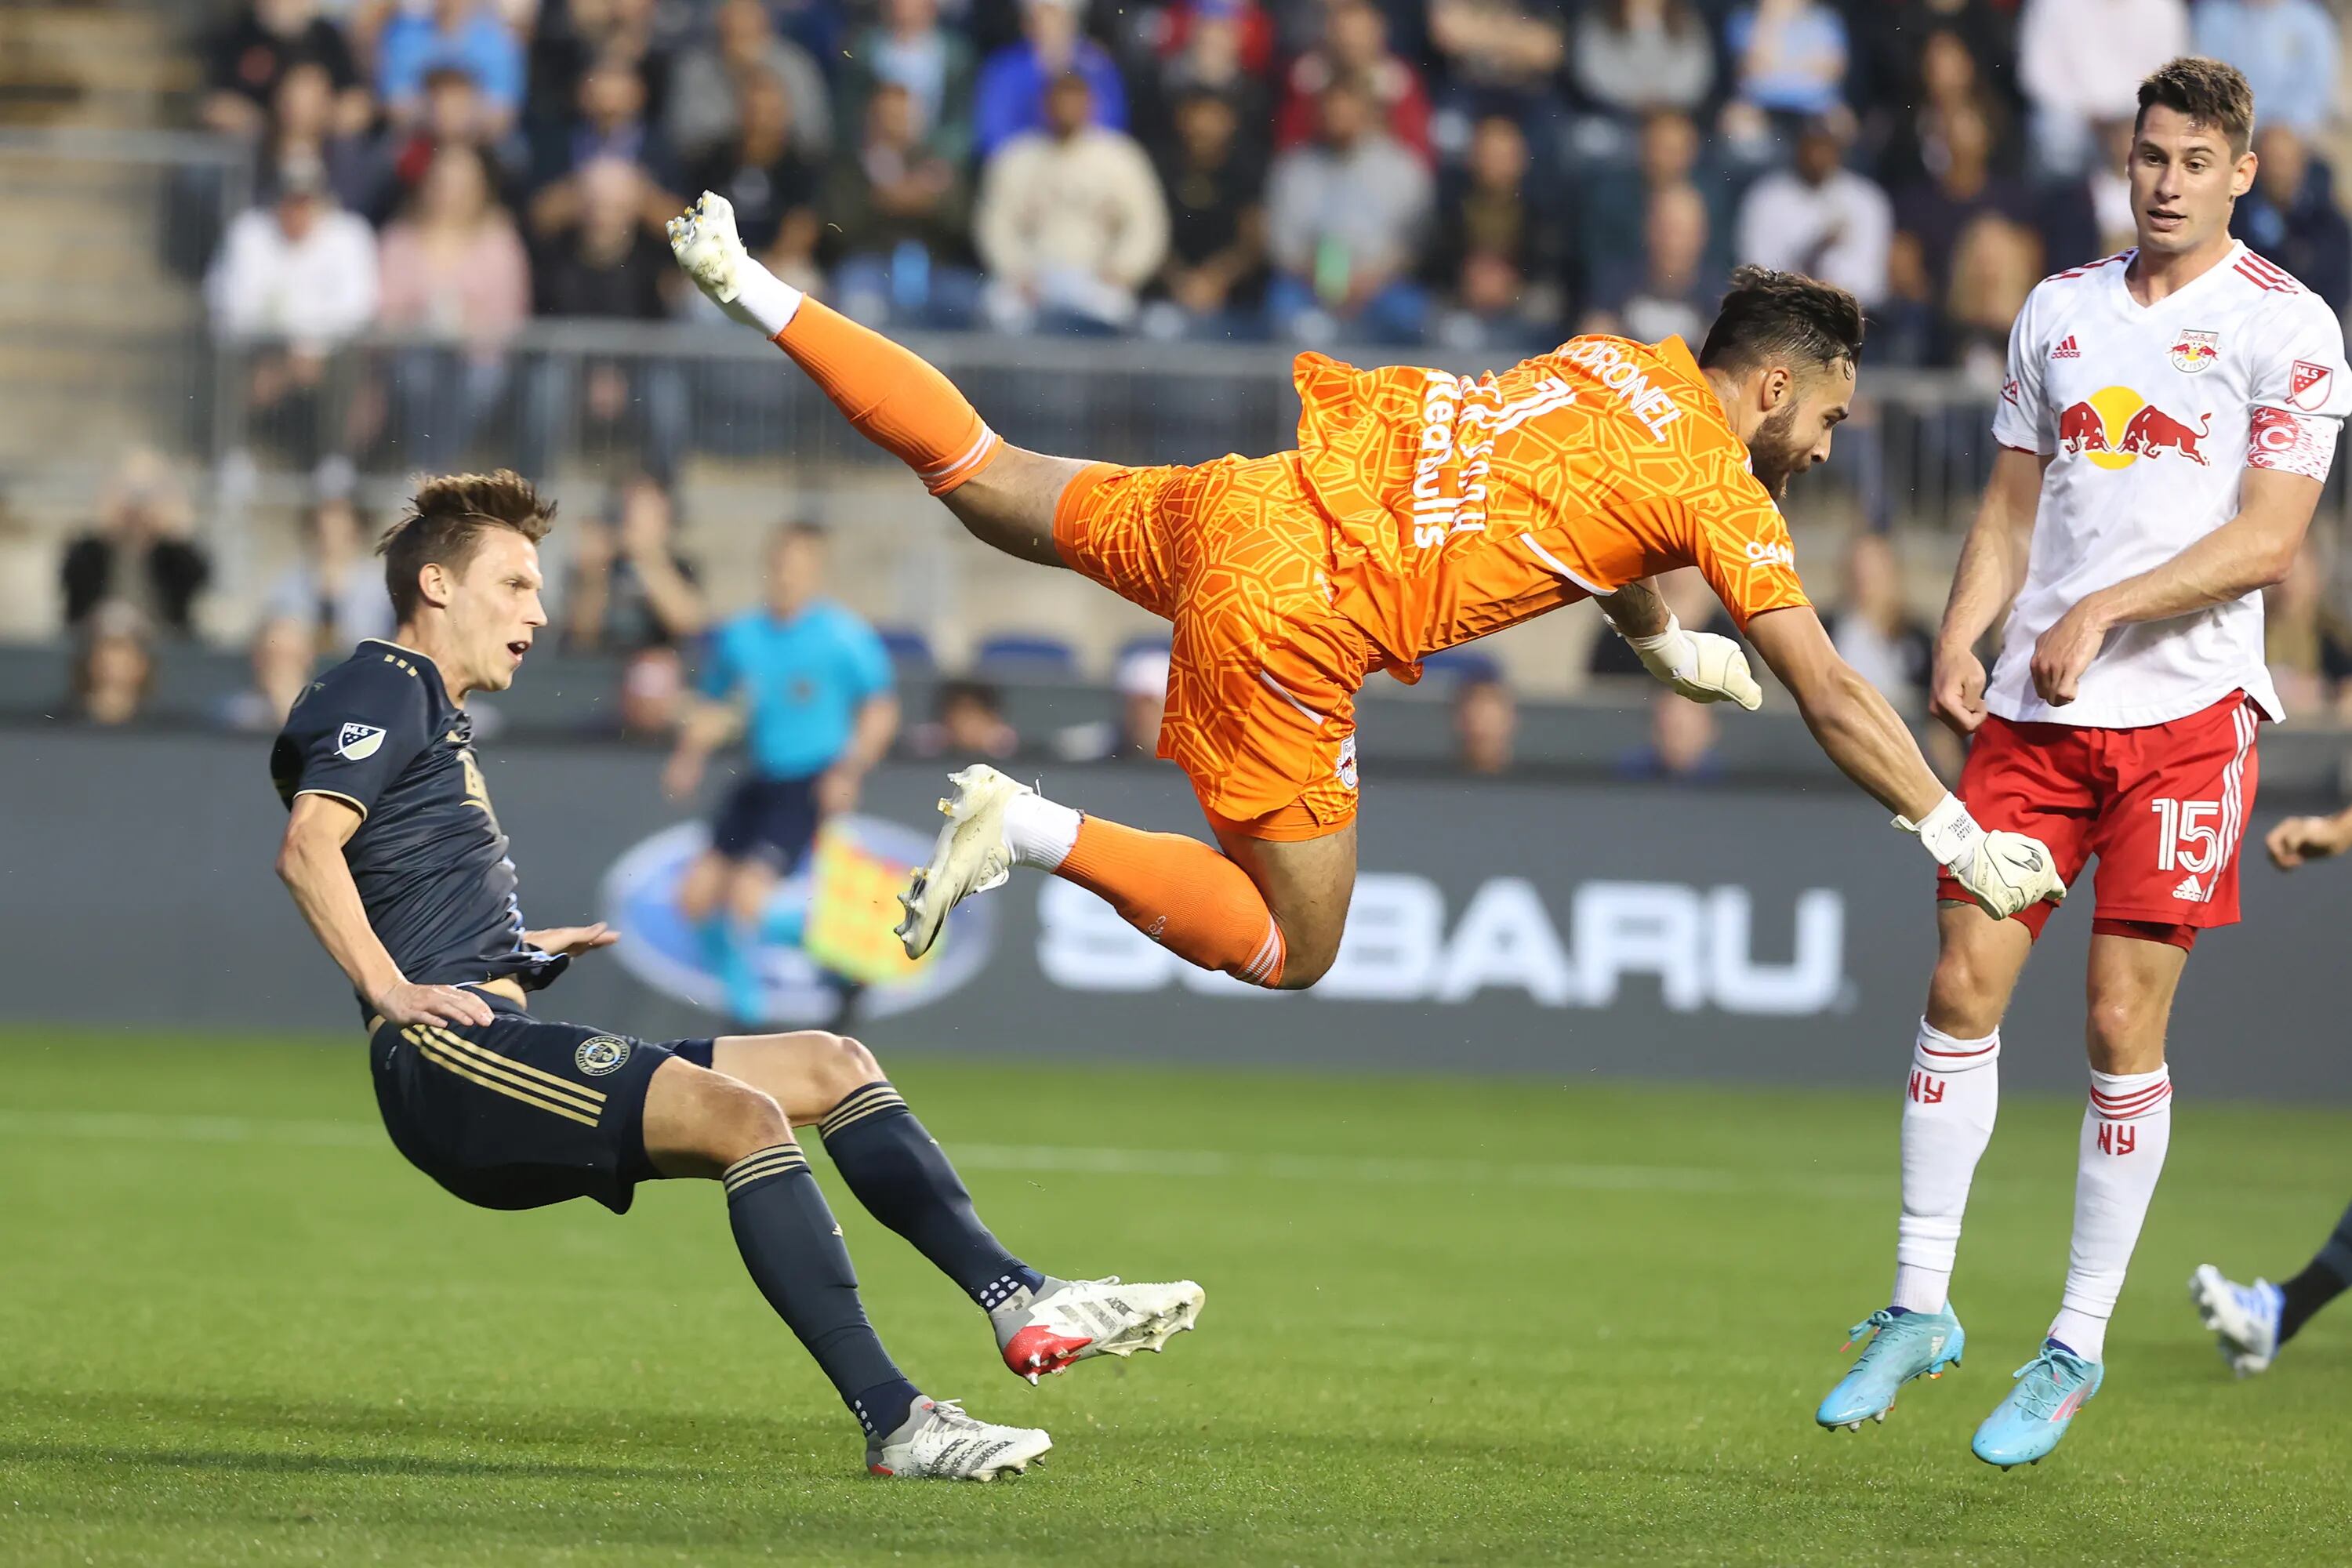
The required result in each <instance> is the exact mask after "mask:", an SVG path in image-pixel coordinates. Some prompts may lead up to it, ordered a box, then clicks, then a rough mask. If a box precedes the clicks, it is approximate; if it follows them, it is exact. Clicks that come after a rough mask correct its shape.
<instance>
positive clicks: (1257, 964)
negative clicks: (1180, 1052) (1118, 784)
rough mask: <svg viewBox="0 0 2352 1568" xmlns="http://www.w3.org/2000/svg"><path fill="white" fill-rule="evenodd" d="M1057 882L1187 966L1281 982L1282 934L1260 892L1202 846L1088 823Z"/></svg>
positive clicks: (1176, 837)
mask: <svg viewBox="0 0 2352 1568" xmlns="http://www.w3.org/2000/svg"><path fill="white" fill-rule="evenodd" d="M1055 876H1057V877H1060V878H1062V879H1064V880H1066V881H1070V882H1076V884H1077V885H1078V886H1079V887H1081V888H1084V889H1087V891H1088V892H1090V893H1095V894H1097V895H1099V896H1100V897H1101V898H1102V899H1104V900H1107V901H1108V903H1109V904H1110V906H1111V907H1112V908H1113V909H1115V910H1118V912H1119V917H1120V918H1121V919H1122V920H1124V921H1127V923H1128V924H1129V925H1131V926H1133V927H1134V928H1135V929H1136V930H1138V931H1141V932H1142V933H1143V934H1144V935H1146V936H1148V937H1150V939H1151V940H1152V941H1154V942H1158V943H1160V945H1161V946H1162V947H1165V948H1167V949H1168V950H1169V951H1170V952H1173V953H1175V954H1176V955H1177V956H1178V957H1180V958H1182V959H1184V960H1186V961H1187V962H1188V963H1197V964H1199V965H1200V966H1201V967H1202V968H1203V969H1221V970H1223V971H1224V972H1225V973H1227V974H1230V975H1232V976H1234V978H1235V979H1237V980H1246V981H1248V982H1249V983H1250V984H1253V985H1264V986H1267V987H1269V988H1271V987H1273V986H1275V985H1277V984H1280V983H1281V981H1282V960H1283V943H1282V928H1281V927H1280V926H1278V925H1276V923H1275V920H1274V915H1273V912H1272V911H1271V910H1268V909H1267V908H1266V904H1265V898H1264V897H1262V896H1261V895H1260V894H1259V892H1258V890H1257V885H1256V884H1255V883H1254V882H1252V881H1251V880H1250V879H1249V874H1248V873H1247V872H1245V871H1244V870H1243V869H1242V868H1240V867H1239V866H1236V865H1234V863H1233V862H1232V861H1231V860H1229V859H1227V858H1225V857H1224V856H1223V855H1221V854H1219V853H1218V852H1217V851H1216V850H1214V849H1213V848H1211V847H1209V846H1207V845H1206V844H1203V843H1202V842H1201V841H1200V840H1199V839H1197V838H1186V837H1183V836H1181V834H1175V833H1145V832H1143V831H1141V830H1140V829H1138V828H1133V827H1122V826H1119V825H1118V823H1116V822H1105V821H1104V820H1103V819H1102V818H1101V817H1099V816H1089V817H1087V818H1086V819H1085V820H1084V821H1082V822H1080V823H1079V824H1078V841H1077V843H1076V845H1074V846H1073V847H1071V849H1070V852H1069V854H1068V856H1067V857H1066V858H1064V860H1063V861H1062V864H1061V866H1060V868H1058V869H1057V870H1055Z"/></svg>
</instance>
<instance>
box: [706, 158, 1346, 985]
mask: <svg viewBox="0 0 2352 1568" xmlns="http://www.w3.org/2000/svg"><path fill="white" fill-rule="evenodd" d="M670 237H671V244H672V247H673V248H674V249H675V250H676V251H677V257H678V261H679V263H680V265H681V266H683V267H684V268H686V270H687V272H688V275H689V276H690V277H692V278H693V279H695V281H696V283H697V284H698V286H700V287H702V288H703V289H705V290H706V291H707V292H709V293H710V294H711V296H712V298H714V299H717V300H720V302H721V303H722V304H723V305H725V306H726V307H727V308H728V309H730V311H732V312H733V313H736V314H738V315H739V316H741V317H743V318H744V319H747V320H750V321H754V322H755V323H756V324H757V325H758V326H759V328H760V329H761V331H765V332H767V333H768V334H769V335H770V336H771V337H772V339H773V341H774V342H775V343H776V344H777V346H778V347H780V348H782V350H783V351H784V353H787V354H789V355H790V356H791V357H792V359H793V363H797V364H798V365H799V366H800V367H801V368H802V369H803V370H804V371H806V372H807V373H808V374H809V376H810V378H811V379H812V380H814V382H815V383H816V384H817V386H818V388H819V389H820V390H821V391H823V392H824V395H826V396H827V397H828V398H830V399H831V400H832V402H833V404H834V405H835V407H837V408H839V409H840V410H841V412H842V414H843V415H844V416H845V417H846V418H847V419H848V420H849V422H850V424H851V425H853V426H856V429H857V432H858V434H860V435H862V436H864V437H866V439H867V440H869V441H872V442H873V443H874V444H875V445H876V446H878V447H882V448H883V449H884V450H885V451H887V452H889V453H890V454H891V455H892V456H894V457H896V458H898V459H899V460H900V461H901V462H903V463H905V464H906V465H907V466H908V468H911V469H912V470H914V472H915V475H916V477H917V478H919V479H921V480H922V481H923V483H924V486H925V488H927V489H929V490H930V492H931V493H932V494H933V495H936V496H938V497H940V500H943V501H945V502H946V503H947V506H948V510H950V511H952V512H954V513H955V515H956V517H957V519H958V520H959V521H961V522H962V523H963V525H964V527H965V528H966V529H967V530H969V531H971V534H972V535H973V536H974V537H975V538H977V539H980V540H982V542H986V543H988V544H991V545H993V546H994V547H995V548H997V549H999V550H1002V551H1003V552H1006V553H1007V554H1010V555H1014V556H1018V557H1019V558H1021V559H1022V560H1024V561H1032V562H1035V563H1038V564H1040V565H1056V566H1057V565H1062V564H1064V563H1063V561H1062V558H1061V555H1060V552H1059V551H1058V550H1057V549H1056V548H1055V542H1054V518H1055V509H1056V508H1057V507H1058V505H1059V504H1060V501H1061V498H1062V492H1063V491H1064V490H1065V489H1067V488H1068V486H1069V483H1070V481H1071V480H1072V479H1076V477H1077V476H1078V475H1079V474H1081V473H1082V472H1084V471H1085V470H1086V469H1087V467H1088V466H1089V465H1087V464H1086V463H1084V462H1081V461H1078V460H1076V459H1075V458H1055V457H1048V456H1046V455H1045V454H1043V453H1037V452H1029V451H1024V450H1022V449H1020V448H1018V447H1008V446H1007V445H1005V443H1004V441H1003V438H1002V437H999V436H997V434H996V433H995V432H994V431H993V430H992V429H990V428H989V427H988V425H987V422H986V421H984V420H983V419H982V418H981V416H980V414H979V412H978V411H977V410H976V409H974V408H973V407H972V405H971V402H970V400H969V399H967V398H966V397H965V396H964V395H963V394H962V393H961V392H959V391H958V390H957V389H956V387H955V384H953V383H952V382H950V381H949V380H948V378H947V377H946V376H944V375H942V374H940V372H939V370H938V369H937V368H935V367H934V366H932V365H930V364H929V363H926V362H925V361H924V360H923V359H922V358H921V357H920V356H919V355H918V354H916V353H912V352H911V351H909V350H908V349H906V348H903V347H901V346H900V345H898V344H897V343H894V342H891V341H890V340H889V339H887V338H886V337H884V336H883V335H882V334H881V333H879V332H876V331H871V330H869V329H867V328H866V327H862V326H860V325H858V324H857V323H856V322H855V321H850V320H849V319H848V318H847V317H845V316H843V315H841V314H840V313H839V312H838V311H835V310H830V309H828V308H826V307H825V306H824V304H822V303H821V302H819V301H817V300H810V299H807V298H805V297H803V295H802V294H801V293H800V292H799V291H798V290H797V289H792V288H790V287H789V286H787V285H785V284H783V283H782V282H780V281H778V280H777V279H775V278H773V277H772V276H771V275H769V274H768V273H766V272H765V270H764V269H761V268H758V267H757V266H756V264H754V263H752V262H751V260H750V258H749V257H748V256H746V255H744V254H743V250H742V246H741V244H740V241H739V240H737V239H736V237H735V235H734V219H733V216H732V212H731V210H730V209H728V208H727V207H726V204H724V203H723V202H720V201H719V200H717V199H716V198H712V197H705V198H704V199H703V200H702V201H700V202H698V204H697V205H696V206H695V207H694V208H693V209H691V210H689V211H688V213H687V214H686V215H685V216H682V217H679V218H677V219H673V220H672V222H671V225H670ZM1029 798H1030V799H1031V800H1032V801H1034V806H1029V805H1024V806H1020V807H1017V808H1016V809H1015V811H1014V813H1013V816H1016V817H1017V816H1023V815H1024V814H1025V815H1027V816H1033V817H1034V818H1035V819H1036V820H1035V821H1034V823H1032V824H1030V825H1028V826H1023V825H1022V824H1021V823H1019V822H1013V821H1009V822H1007V823H1006V824H1005V828H1006V830H1007V836H1008V837H1011V838H1012V841H1013V844H1014V846H1015V852H1016V857H1017V858H1019V859H1020V861H1021V862H1022V863H1024V864H1034V865H1038V866H1040V867H1041V868H1044V869H1046V870H1050V871H1053V872H1054V873H1055V874H1056V875H1059V876H1062V877H1064V878H1066V879H1067V880H1070V881H1073V882H1076V883H1077V884H1078V885H1079V886H1081V887H1084V888H1087V889H1089V890H1091V891H1093V892H1096V893H1097V894H1099V895H1101V896H1102V897H1103V898H1104V899H1106V900H1108V901H1109V902H1110V903H1111V904H1112V905H1113V906H1114V907H1115V908H1117V909H1118V911H1119V912H1120V914H1121V915H1122V916H1124V917H1125V918H1126V919H1127V920H1128V921H1129V923H1131V924H1133V925H1135V926H1136V927H1137V928H1138V929H1139V930H1141V931H1147V932H1149V933H1150V934H1151V935H1152V936H1153V937H1154V939H1155V940H1157V941H1159V942H1161V943H1162V944H1163V945H1165V946H1166V947H1168V948H1169V949H1170V950H1171V952H1176V953H1178V954H1179V955H1181V956H1182V957H1183V958H1185V959H1187V960H1189V961H1190V962H1192V963H1196V964H1199V965H1200V966H1201V967H1202V968H1204V969H1216V970H1223V971H1224V972H1225V973H1229V974H1233V975H1235V976H1237V977H1239V978H1241V979H1244V980H1247V981H1250V982H1251V983H1253V984H1261V985H1266V986H1279V987H1284V988H1297V987H1301V986H1306V985H1311V984H1314V983H1315V982H1316V981H1317V980H1318V979H1320V978H1322V976H1323V973H1324V972H1325V971H1326V970H1328V968H1329V967H1330V964H1331V959H1332V957H1333V956H1334V955H1335V954H1336V953H1337V952H1338V951H1339V930H1340V927H1341V925H1342V924H1344V922H1345V918H1346V912H1347V903H1348V894H1349V891H1350V890H1351V889H1352V888H1353V885H1354V879H1355V838H1354V834H1353V831H1352V829H1350V830H1349V831H1348V832H1346V833H1345V834H1340V835H1332V836H1331V837H1328V838H1320V839H1311V840H1307V841H1304V842H1270V841H1264V840H1258V839H1251V838H1247V837H1244V836H1242V835H1240V834H1238V833H1227V832H1223V831H1221V832H1220V833H1219V835H1218V837H1219V840H1220V842H1222V843H1223V845H1224V847H1225V850H1226V853H1225V854H1223V855H1220V854H1218V853H1217V852H1216V851H1215V850H1213V849H1212V848H1210V847H1208V846H1207V845H1205V844H1202V843H1201V842H1199V841H1198V840H1197V839H1191V838H1184V837H1178V836H1176V835H1172V834H1159V833H1141V832H1138V831H1136V830H1134V829H1132V828H1127V827H1122V826H1119V825H1118V824H1116V823H1111V822H1106V821H1104V820H1102V819H1100V818H1097V817H1088V818H1084V819H1081V818H1080V816H1079V815H1078V814H1077V813H1076V812H1075V811H1071V810H1069V809H1068V808H1066V807H1060V806H1055V805H1052V803H1050V802H1045V801H1042V800H1037V799H1036V798H1035V797H1034V795H1033V796H1030V797H1029ZM1038 808H1045V809H1038ZM988 826H990V828H991V829H992V830H993V828H994V826H995V825H994V824H993V823H991V824H989V825H988ZM1343 838H1344V840H1345V842H1344V843H1342V842H1339V840H1341V839H1343ZM1024 845H1026V846H1028V847H1027V848H1026V849H1024V848H1023V847H1022V846H1024ZM973 869H975V870H977V869H978V866H977V864H975V866H974V867H973ZM965 890H967V889H952V890H950V893H949V896H948V898H947V900H946V902H948V903H950V904H951V903H952V902H953V901H954V900H955V899H957V898H960V897H961V896H962V893H963V892H964V891H965ZM945 914H946V910H945V909H944V908H941V909H939V910H936V911H933V912H932V920H931V925H930V930H931V931H936V930H937V921H939V920H943V919H944V918H945ZM926 946H928V936H922V937H919V938H918V939H917V944H915V945H912V946H911V951H915V952H920V951H922V950H923V948H924V947H926Z"/></svg>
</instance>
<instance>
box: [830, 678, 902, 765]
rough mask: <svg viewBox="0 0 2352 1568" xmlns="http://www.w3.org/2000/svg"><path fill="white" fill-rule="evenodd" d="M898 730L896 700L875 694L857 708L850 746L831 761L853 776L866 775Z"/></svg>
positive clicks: (886, 749)
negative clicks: (874, 696)
mask: <svg viewBox="0 0 2352 1568" xmlns="http://www.w3.org/2000/svg"><path fill="white" fill-rule="evenodd" d="M897 733H898V699H897V698H895V697H877V698H876V699H875V700H872V701H870V702H868V703H866V706H865V707H863V708H861V709H859V710H857V728H856V731H854V732H853V733H852V734H851V736H850V738H849V749H848V750H847V751H845V752H843V753H842V754H841V760H840V761H839V762H837V763H835V764H834V765H835V767H837V768H842V769H845V770H846V771H847V772H848V773H850V774H851V775H852V776H854V777H857V778H863V777H865V776H866V774H867V773H870V772H872V771H873V768H874V764H875V763H878V762H880V761H881V760H882V757H883V754H884V753H885V752H888V751H889V749H890V740H891V737H892V736H894V735H896V734H897Z"/></svg>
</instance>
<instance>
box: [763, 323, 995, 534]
mask: <svg viewBox="0 0 2352 1568" xmlns="http://www.w3.org/2000/svg"><path fill="white" fill-rule="evenodd" d="M776 346H777V347H778V348H781V349H782V350H783V351H784V352H785V353H788V354H790V355H792V356H793V363H796V364H798V365H799V366H800V367H801V368H802V369H803V370H804V371H806V372H808V374H809V376H810V379H812V380H814V382H815V383H816V384H817V385H818V386H819V387H821V388H823V389H824V395H826V396H827V397H829V398H831V399H833V404H834V406H835V407H836V408H838V409H840V410H841V411H842V413H844V414H845V415H846V416H848V417H849V422H850V423H851V424H852V425H854V426H856V427H857V433H858V434H859V435H861V436H863V437H866V439H867V440H869V441H871V442H873V443H874V444H875V445H876V446H877V447H881V448H882V449H883V450H884V451H886V452H887V453H889V454H890V455H891V456H892V457H894V458H898V460H899V461H900V462H902V463H904V464H906V465H907V466H908V468H912V469H914V470H915V477H916V478H917V479H920V480H922V481H923V485H924V488H926V489H929V491H930V492H931V493H932V494H933V495H935V496H943V495H945V494H947V493H948V492H949V491H950V490H951V489H955V488H956V487H957V486H958V485H960V484H961V483H963V482H964V481H965V480H966V479H971V477H972V476H973V475H974V474H977V473H979V472H980V471H981V470H982V468H986V467H988V465H989V464H990V463H991V462H992V461H993V460H994V459H995V458H996V455H997V453H999V452H1001V451H1003V449H1004V442H1003V437H999V436H998V435H997V433H996V432H995V431H993V430H992V429H990V428H989V427H988V424H987V422H986V421H985V420H983V419H982V418H981V416H980V413H979V411H978V410H977V409H975V408H973V407H972V405H971V403H970V402H969V401H968V400H967V399H966V398H965V397H964V395H963V394H962V393H961V392H958V391H957V390H956V389H955V384H954V383H953V382H950V380H948V378H947V377H946V376H944V375H941V374H940V373H939V372H938V371H937V370H936V369H934V368H933V367H932V366H931V365H930V364H929V363H926V362H925V361H924V359H923V358H922V356H921V355H919V354H916V353H909V352H908V350H906V349H903V348H901V347H899V346H898V344H897V343H894V342H891V341H890V340H889V339H887V338H886V337H884V336H883V335H882V334H881V333H879V332H877V331H871V330H869V329H867V328H865V327H861V326H859V325H858V324H857V323H856V321H851V320H850V319H849V318H848V317H846V316H845V315H843V314H842V313H841V312H840V311H838V310H830V309H828V308H826V307H825V306H824V305H822V304H820V303H818V302H817V301H816V300H802V301H801V303H800V308H799V309H798V310H794V311H793V319H792V320H791V321H788V322H786V323H785V326H784V330H783V331H781V332H778V333H777V334H776Z"/></svg>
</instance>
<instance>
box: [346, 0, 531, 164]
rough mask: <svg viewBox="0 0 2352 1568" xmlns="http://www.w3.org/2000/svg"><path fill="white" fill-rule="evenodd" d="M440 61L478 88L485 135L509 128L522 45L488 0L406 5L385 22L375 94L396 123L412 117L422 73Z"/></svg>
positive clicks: (518, 99)
mask: <svg viewBox="0 0 2352 1568" xmlns="http://www.w3.org/2000/svg"><path fill="white" fill-rule="evenodd" d="M438 66H452V67H455V68H457V69H458V70H462V71H464V72H465V73H466V74H467V76H469V77H472V78H473V79H474V82H475V85H477V86H478V87H479V88H480V89H481V91H482V103H483V108H484V111H485V114H486V117H487V118H488V121H490V125H489V129H488V135H487V137H486V138H485V139H486V140H488V141H491V142H496V141H499V140H500V139H502V138H503V137H504V136H505V135H506V133H507V132H509V130H511V129H513V126H514V122H515V112H516V110H519V109H520V108H521V106H522V89H523V53H522V44H521V43H520V40H518V39H517V38H516V37H515V36H514V35H513V34H512V33H511V32H509V31H508V30H507V26H506V24H504V23H503V22H500V21H499V18H498V16H497V13H496V12H495V11H493V10H492V8H491V7H490V6H489V5H488V4H487V0H433V4H432V5H431V6H430V7H428V8H425V9H423V10H405V9H404V10H402V11H399V12H396V13H395V14H394V16H393V17H392V19H391V20H389V21H387V22H386V23H384V25H383V36H382V37H379V38H378V39H377V41H376V96H377V97H378V98H380V99H382V100H383V105H384V109H385V110H386V111H387V112H388V113H389V114H390V115H391V116H392V121H393V123H394V125H400V126H405V125H407V124H409V123H410V122H411V121H414V120H415V118H416V116H417V114H418V112H419V111H420V110H422V109H423V107H424V102H425V76H426V75H427V74H428V73H429V72H431V71H432V70H433V69H434V68H436V67H438Z"/></svg>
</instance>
